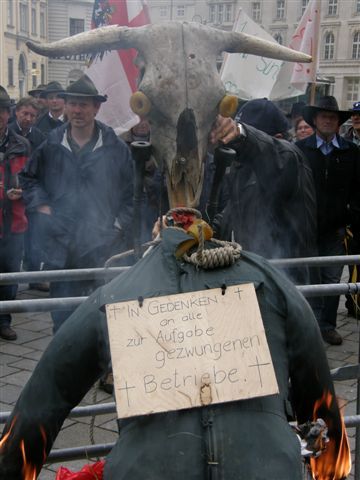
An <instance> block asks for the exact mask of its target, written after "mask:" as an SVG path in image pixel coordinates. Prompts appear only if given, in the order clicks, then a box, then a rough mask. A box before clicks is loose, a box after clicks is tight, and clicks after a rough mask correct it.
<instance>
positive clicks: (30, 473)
mask: <svg viewBox="0 0 360 480" xmlns="http://www.w3.org/2000/svg"><path fill="white" fill-rule="evenodd" d="M20 449H21V454H22V457H23V462H24V466H23V469H22V474H23V480H36V476H37V475H36V467H34V466H33V465H31V464H30V463H28V462H27V461H26V452H25V442H24V440H21V442H20Z"/></svg>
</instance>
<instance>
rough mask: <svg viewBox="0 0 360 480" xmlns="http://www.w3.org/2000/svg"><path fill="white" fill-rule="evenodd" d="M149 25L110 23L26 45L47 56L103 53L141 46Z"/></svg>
mask: <svg viewBox="0 0 360 480" xmlns="http://www.w3.org/2000/svg"><path fill="white" fill-rule="evenodd" d="M149 27H151V25H145V26H143V27H133V28H131V27H119V26H118V25H109V26H107V27H100V28H95V29H93V30H89V31H87V32H82V33H78V34H77V35H73V36H72V37H67V38H64V39H63V40H58V41H57V42H53V43H45V44H37V43H33V42H26V45H27V46H28V47H29V48H30V50H33V51H34V52H35V53H38V54H39V55H44V56H45V57H65V56H68V55H76V54H78V53H101V52H104V51H106V50H118V49H120V48H124V49H126V48H139V45H138V44H139V39H140V38H142V37H143V35H144V33H145V32H146V31H147V29H148V28H149Z"/></svg>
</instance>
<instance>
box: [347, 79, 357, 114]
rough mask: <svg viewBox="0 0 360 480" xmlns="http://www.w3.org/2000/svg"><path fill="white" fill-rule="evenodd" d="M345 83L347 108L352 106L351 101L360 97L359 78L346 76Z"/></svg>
mask: <svg viewBox="0 0 360 480" xmlns="http://www.w3.org/2000/svg"><path fill="white" fill-rule="evenodd" d="M346 83H347V87H346V101H347V108H352V106H353V103H354V102H357V101H358V100H359V98H360V78H348V79H347V81H346Z"/></svg>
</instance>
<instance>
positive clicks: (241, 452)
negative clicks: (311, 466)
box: [0, 229, 340, 480]
mask: <svg viewBox="0 0 360 480" xmlns="http://www.w3.org/2000/svg"><path fill="white" fill-rule="evenodd" d="M163 237H164V238H163V242H162V243H161V244H160V245H159V246H158V247H156V248H154V249H153V250H152V252H150V253H149V254H148V255H147V256H145V257H144V258H143V259H142V260H141V261H139V262H138V263H137V264H136V265H135V266H134V267H133V268H131V269H130V270H129V271H127V272H125V273H123V274H122V275H120V276H119V277H117V278H115V279H114V280H113V281H112V282H111V283H109V284H107V285H106V286H104V287H102V288H101V289H99V290H97V291H96V292H94V293H93V294H92V295H91V297H90V298H89V299H88V300H87V301H86V302H85V303H84V304H83V305H81V306H80V307H79V308H78V309H77V310H76V311H75V312H74V313H73V315H72V316H71V317H70V318H69V319H68V320H67V321H66V323H65V324H64V325H63V326H62V327H61V329H60V330H59V331H58V332H57V334H56V335H55V337H54V339H53V340H52V342H51V343H50V345H49V347H48V349H47V350H46V352H45V353H44V355H43V357H42V358H41V360H40V362H39V364H38V366H37V368H36V369H35V371H34V373H33V375H32V377H31V379H30V380H29V382H28V384H27V385H26V386H25V388H24V390H23V392H22V394H21V396H20V398H19V400H18V402H17V404H16V406H15V409H14V411H13V414H12V419H14V418H15V416H17V417H16V422H15V427H14V428H13V430H12V432H11V434H10V438H9V440H8V442H7V443H6V446H5V448H4V449H3V451H2V455H1V456H0V478H11V479H12V480H17V479H21V473H20V470H21V465H22V461H21V456H20V452H19V442H20V440H21V439H22V438H24V439H25V445H26V451H27V457H28V458H29V460H30V461H31V462H32V463H34V464H36V465H37V466H38V468H39V470H40V468H41V465H42V463H43V461H44V459H43V448H44V447H45V450H46V451H47V452H49V450H50V448H51V445H52V444H53V442H54V440H55V438H56V435H57V433H58V431H59V429H60V428H61V425H62V423H63V421H64V420H65V418H66V417H67V415H68V413H69V411H70V409H71V408H73V407H74V406H75V405H77V404H78V402H79V401H80V400H81V399H82V397H83V396H84V395H85V393H86V392H87V391H88V390H89V388H90V387H91V386H92V385H93V383H94V382H95V381H96V380H97V379H98V378H99V377H100V375H101V374H102V372H104V371H105V370H106V367H107V365H108V361H109V354H108V337H107V325H106V318H105V314H104V313H103V309H102V307H103V306H104V305H105V304H107V303H113V302H118V301H122V300H131V299H136V298H138V297H139V296H142V297H144V298H147V297H155V296H160V295H169V294H175V293H179V292H191V291H196V290H203V289H207V288H217V287H219V288H220V287H221V286H222V285H223V284H225V285H232V284H238V283H248V282H252V283H254V285H255V288H256V292H257V298H258V302H259V305H260V310H261V314H262V318H263V322H264V327H265V332H266V336H267V340H268V344H269V348H270V352H271V355H272V360H273V364H274V369H275V372H276V377H277V382H278V386H279V390H280V393H279V394H277V395H271V396H267V397H262V398H257V399H251V400H243V401H237V402H231V403H224V404H219V405H211V406H209V407H202V408H194V409H188V410H180V411H177V412H168V413H160V414H155V415H149V416H140V417H133V418H131V419H127V420H126V421H122V422H120V435H119V439H118V441H117V443H116V446H115V447H114V449H113V450H112V452H111V453H110V454H109V456H108V457H107V460H106V465H105V472H104V479H105V480H125V479H126V480H165V479H170V478H171V479H172V480H177V479H179V480H180V479H181V480H183V479H184V478H186V479H188V480H200V479H204V480H205V479H211V480H217V479H219V480H220V479H224V480H231V479H236V480H242V479H244V480H250V479H251V480H256V479H259V480H263V479H264V480H265V479H267V480H268V479H272V480H275V479H276V480H289V479H290V478H291V479H292V480H301V479H302V461H301V456H300V445H299V441H298V439H297V438H296V436H295V434H294V433H293V431H292V430H291V428H290V426H289V424H288V420H289V414H291V412H292V411H293V412H294V413H295V416H296V418H297V420H298V421H299V422H300V423H302V422H305V421H307V420H312V413H313V407H314V402H315V401H316V400H317V399H319V398H320V397H321V396H322V393H323V390H324V389H327V390H329V391H330V393H332V394H333V395H334V389H333V385H332V381H331V378H330V374H329V368H328V364H327V360H326V356H325V353H324V349H323V344H322V340H321V337H320V334H319V329H318V326H317V323H316V321H315V318H314V316H313V314H312V311H311V309H310V307H309V305H308V303H307V302H306V301H305V300H304V298H303V297H302V296H301V294H300V293H298V291H297V290H296V288H295V287H294V286H293V285H292V284H291V283H290V282H289V281H288V280H287V279H286V278H285V277H284V276H283V275H282V274H281V273H279V272H278V271H277V270H275V269H274V268H273V267H271V266H270V265H269V264H268V263H267V262H266V260H264V259H263V258H261V257H258V256H256V255H254V254H249V253H246V252H243V254H242V256H241V258H240V259H239V261H237V262H236V264H235V265H233V266H232V267H229V268H219V269H216V270H212V271H204V270H202V269H196V268H194V267H193V266H192V265H190V264H187V263H183V262H182V261H178V260H176V259H175V256H174V251H175V249H176V247H177V245H178V244H179V243H181V242H182V241H184V240H185V239H188V238H189V237H188V236H187V235H186V234H185V233H184V232H182V231H178V230H174V229H167V230H165V231H164V233H163ZM224 321H225V319H224ZM289 380H290V381H291V386H292V387H291V392H290V389H289ZM290 394H291V404H290V401H289V399H290ZM321 414H322V415H321V416H322V418H324V419H325V421H326V420H329V419H331V423H330V422H329V426H330V431H329V433H330V435H331V436H336V433H335V431H336V430H337V429H339V428H340V417H339V411H338V408H337V405H336V401H335V397H334V400H333V402H332V405H331V407H330V409H329V410H328V409H326V410H323V411H322V412H321ZM12 419H11V420H12ZM11 420H10V421H9V422H8V424H7V426H6V428H5V431H6V432H7V431H8V430H9V427H10V424H11ZM40 425H41V426H42V428H43V429H44V431H45V434H46V438H47V441H46V444H45V445H44V441H43V435H42V434H41V431H40ZM336 441H337V443H338V442H339V441H340V439H338V438H336ZM2 475H5V476H2ZM6 475H8V476H6Z"/></svg>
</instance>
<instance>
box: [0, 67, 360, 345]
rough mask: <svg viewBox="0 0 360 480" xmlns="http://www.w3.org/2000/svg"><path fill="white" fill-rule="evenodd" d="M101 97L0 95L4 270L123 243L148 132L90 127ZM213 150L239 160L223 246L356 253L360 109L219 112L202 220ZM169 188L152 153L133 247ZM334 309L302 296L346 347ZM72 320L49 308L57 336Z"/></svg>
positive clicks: (227, 189)
mask: <svg viewBox="0 0 360 480" xmlns="http://www.w3.org/2000/svg"><path fill="white" fill-rule="evenodd" d="M105 101H107V98H106V96H104V95H101V94H100V93H99V92H98V91H97V89H96V87H95V85H94V84H93V82H92V81H91V80H90V78H89V77H87V76H86V75H83V76H82V77H81V78H80V79H79V80H77V81H76V82H74V83H72V84H71V85H69V86H68V87H67V88H66V89H64V88H63V87H62V86H61V85H60V83H58V82H50V83H49V84H48V85H39V87H38V88H36V89H34V90H31V91H30V92H29V96H27V97H25V98H22V99H20V100H19V102H18V103H17V105H16V108H15V111H13V112H12V110H11V101H10V97H9V95H8V94H7V92H6V90H5V89H4V88H3V87H0V250H1V253H0V265H1V266H0V271H1V272H3V273H5V272H16V271H19V270H20V269H21V268H24V269H27V270H29V271H36V270H40V269H51V270H54V269H55V270H56V269H77V268H91V267H101V266H103V265H104V262H105V261H106V259H107V258H109V257H110V256H112V255H113V254H115V253H118V252H121V251H124V250H126V249H129V248H131V247H132V245H133V221H134V219H133V214H132V202H133V170H134V169H133V161H132V158H131V152H130V149H129V147H128V145H129V144H130V143H131V142H132V141H134V140H147V141H148V140H150V137H151V132H150V126H149V124H148V123H147V121H146V120H145V119H142V120H141V122H140V124H139V125H138V126H136V127H134V128H133V129H132V130H131V131H130V132H128V134H127V135H126V136H125V137H124V138H123V139H122V138H120V137H117V136H116V134H115V132H114V131H113V129H112V128H110V127H108V126H106V125H104V124H103V123H101V122H99V121H98V120H96V115H97V113H98V111H99V109H100V107H101V104H102V103H103V102H105ZM348 121H351V126H350V128H347V129H346V128H345V129H344V128H343V126H344V124H345V123H346V124H347V123H348ZM224 132H226V134H224ZM340 132H342V134H340ZM219 141H220V142H221V143H223V144H224V143H225V144H226V145H227V146H229V147H231V148H233V149H234V150H235V152H236V155H235V160H234V161H233V163H232V165H231V166H230V167H229V168H228V169H227V171H226V174H225V176H224V178H223V181H222V186H221V191H220V200H219V206H220V209H219V211H218V212H217V215H216V216H215V218H214V222H213V227H214V231H215V232H216V235H217V236H218V237H219V238H222V239H225V240H235V241H237V242H239V243H240V244H241V245H242V246H243V248H244V249H246V250H249V251H251V252H254V253H256V254H259V255H261V256H264V257H266V258H284V257H306V256H316V255H340V254H343V253H345V241H344V239H345V238H346V239H347V243H346V244H347V245H348V250H347V251H348V253H359V238H360V235H359V223H360V150H359V148H360V102H355V103H354V105H353V107H352V109H351V110H349V111H342V110H340V109H339V107H338V104H337V101H336V99H335V98H334V97H332V96H323V97H321V98H319V99H318V101H317V102H316V104H315V105H306V104H305V103H301V102H299V103H295V104H294V105H293V109H292V111H291V112H290V114H289V116H286V115H285V114H284V113H283V112H282V111H281V110H280V109H279V108H278V107H277V106H276V105H275V104H274V103H273V102H271V101H269V100H267V99H256V100H251V101H248V102H246V103H245V104H244V105H242V106H241V107H240V108H239V110H238V112H237V114H236V117H235V118H234V119H232V118H222V117H218V118H217V120H216V123H215V124H214V127H213V130H212V132H211V133H210V138H209V145H210V148H209V159H207V161H206V165H205V168H206V172H205V183H204V187H203V196H202V199H201V207H200V209H201V210H202V212H203V214H204V217H205V218H206V207H207V202H208V200H209V198H208V192H209V191H210V190H211V186H210V185H211V183H212V181H213V175H214V171H215V170H214V168H213V166H212V162H211V159H212V155H211V152H212V149H213V147H215V146H216V145H217V144H218V143H219ZM164 191H166V187H165V184H164V180H163V178H162V176H161V175H160V174H159V172H158V169H157V166H156V162H155V160H154V159H153V158H152V157H151V158H150V159H149V160H148V161H147V164H146V167H145V173H144V195H143V197H142V202H143V207H144V208H143V217H144V218H143V231H142V234H141V240H142V241H146V240H150V239H151V231H152V226H153V224H154V223H155V222H156V220H157V218H158V217H159V216H161V215H162V214H164V213H165V211H166V200H164V198H163V194H164ZM144 212H145V213H144ZM349 232H351V233H350V235H349ZM350 237H351V241H350V242H349V238H350ZM286 273H287V275H288V276H289V277H290V278H291V279H292V280H293V282H294V283H296V284H305V283H337V282H339V281H340V277H341V274H342V268H341V267H338V266H335V267H334V266H331V267H323V268H321V269H311V270H306V269H303V268H301V269H291V270H289V271H287V272H286ZM351 274H352V276H351V278H352V279H353V278H354V276H353V272H351ZM97 285H98V283H97V282H95V281H82V282H76V283H75V282H64V281H63V282H52V283H51V284H50V296H52V297H67V296H80V295H88V294H89V293H90V292H91V291H93V290H94V289H95V288H96V286H97ZM30 286H31V287H33V288H39V289H41V288H43V289H46V285H43V284H32V285H30ZM16 290H17V287H16V285H12V286H0V300H12V299H14V298H15V296H16ZM338 303H339V297H335V296H332V297H324V298H317V299H314V300H312V301H311V306H312V308H313V311H314V313H315V316H316V318H317V320H318V323H319V327H320V330H321V333H322V337H323V339H324V341H326V342H328V343H330V344H332V345H339V344H341V342H342V338H341V336H340V335H339V333H338V332H337V331H336V313H337V308H338ZM347 307H348V311H349V313H350V314H351V315H357V313H358V312H357V307H358V306H357V300H356V297H351V296H349V298H348V299H347ZM70 314H71V312H69V311H54V312H52V318H53V325H54V327H53V330H54V333H56V332H57V330H58V329H59V328H60V327H61V325H62V324H63V323H64V322H65V321H66V319H67V318H68V316H69V315H70ZM0 337H1V338H3V339H5V340H10V341H11V340H15V339H16V338H17V334H16V332H15V331H14V329H13V328H12V327H11V316H10V315H9V314H1V315H0Z"/></svg>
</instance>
